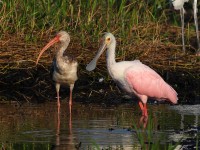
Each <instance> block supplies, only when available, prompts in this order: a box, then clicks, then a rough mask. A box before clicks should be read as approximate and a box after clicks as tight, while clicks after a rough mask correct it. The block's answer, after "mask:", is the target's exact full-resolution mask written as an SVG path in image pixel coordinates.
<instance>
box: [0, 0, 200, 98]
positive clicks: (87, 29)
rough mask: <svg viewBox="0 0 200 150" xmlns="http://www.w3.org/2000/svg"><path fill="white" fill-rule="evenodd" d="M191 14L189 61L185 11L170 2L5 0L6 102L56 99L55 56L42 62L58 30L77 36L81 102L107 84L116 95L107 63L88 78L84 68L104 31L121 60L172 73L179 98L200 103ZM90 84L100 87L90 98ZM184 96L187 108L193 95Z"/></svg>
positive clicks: (2, 65)
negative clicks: (183, 37) (100, 80)
mask: <svg viewBox="0 0 200 150" xmlns="http://www.w3.org/2000/svg"><path fill="white" fill-rule="evenodd" d="M198 6H199V2H198ZM190 9H192V4H190V3H188V4H187V8H186V11H187V10H188V14H186V30H185V33H187V34H186V54H184V53H183V52H182V45H181V27H180V16H179V12H177V11H175V10H174V9H173V7H172V5H171V4H170V2H169V1H166V0H157V1H154V0H148V1H145V2H144V1H140V0H136V1H128V0H119V1H118V0H117V1H116V0H106V1H98V0H89V1H84V0H68V1H60V0H59V1H54V0H10V1H5V0H2V1H1V2H0V18H1V19H0V32H1V34H0V49H1V59H0V75H1V80H0V84H1V87H3V88H2V90H1V91H0V92H1V93H3V94H1V100H10V99H11V100H17V101H20V100H22V99H25V100H26V101H31V100H33V97H34V96H37V97H40V98H41V97H43V99H51V98H52V96H53V95H54V94H55V93H52V92H51V93H52V95H50V96H49V91H50V90H52V89H53V88H52V86H51V85H50V84H49V83H51V79H50V76H49V73H50V70H49V66H50V65H51V61H52V59H53V56H54V53H51V52H49V53H48V52H46V55H44V57H43V58H42V59H41V63H40V65H39V66H38V67H36V65H35V61H36V58H37V56H38V53H39V50H40V49H41V47H42V46H43V45H44V43H45V42H47V41H48V40H49V39H50V38H51V37H52V36H54V35H55V33H56V32H58V31H59V30H66V31H67V32H69V33H70V35H71V43H70V45H69V48H68V50H67V53H70V54H72V55H74V56H75V57H77V59H78V61H79V64H80V65H79V77H80V78H79V81H78V83H77V84H78V86H77V88H76V89H77V94H78V93H79V94H80V95H77V99H78V97H79V96H80V97H83V96H87V97H92V95H95V93H98V90H99V89H98V88H99V87H102V86H105V85H106V86H107V87H108V88H109V90H113V89H115V88H112V86H115V84H111V86H108V84H106V83H109V85H110V82H112V81H110V78H109V77H108V75H107V73H106V69H105V59H104V58H101V59H100V61H99V64H98V68H100V69H102V71H101V72H99V71H96V73H88V72H87V71H85V66H86V64H87V63H88V62H89V61H90V60H91V59H92V57H93V56H94V53H95V52H96V49H97V47H98V41H99V40H100V38H101V36H102V35H103V33H104V32H112V33H113V34H114V35H115V36H116V37H117V50H118V51H117V58H116V59H117V61H121V60H134V59H140V60H141V61H142V62H143V63H145V64H147V65H148V66H150V67H152V68H154V69H155V70H156V71H158V72H159V73H160V74H161V75H162V76H163V77H164V78H166V79H167V80H168V79H169V76H168V73H169V74H170V77H171V78H170V79H169V80H170V81H169V82H171V84H172V86H176V89H178V93H179V92H181V91H187V88H190V89H191V87H192V89H194V90H193V91H192V92H193V93H192V98H194V97H196V98H197V99H199V95H200V93H199V91H198V89H199V86H200V85H199V80H200V60H199V58H198V57H197V56H195V52H196V50H197V43H196V34H195V28H194V23H193V19H192V17H193V15H192V14H190V13H189V12H190ZM198 16H200V15H198ZM173 75H175V77H176V78H173ZM178 75H179V76H178ZM102 76H103V77H104V79H105V81H106V83H105V84H103V85H100V86H99V87H92V86H95V85H94V84H91V82H92V83H96V82H97V83H98V81H97V80H96V78H99V77H102ZM180 76H182V77H181V78H184V79H185V78H186V77H188V78H187V79H186V80H187V81H186V82H184V83H182V80H181V81H180V82H178V81H177V79H179V78H180ZM190 80H191V81H190ZM177 82H178V83H177ZM97 83H96V84H97ZM179 83H180V85H179ZM187 83H188V84H187ZM186 84H187V85H186ZM88 85H90V87H91V88H93V91H94V92H93V93H94V94H93V93H88V92H87V91H88V89H87V90H84V89H85V87H86V86H87V88H88ZM186 86H187V88H186ZM95 88H96V89H95ZM95 90H96V91H95ZM52 91H54V89H53V90H52ZM115 92H116V91H115ZM106 94H107V93H105V95H106ZM180 96H181V98H182V99H184V100H186V101H187V98H188V97H190V98H191V94H189V95H187V96H186V97H185V95H181V94H180ZM19 99H20V100H19Z"/></svg>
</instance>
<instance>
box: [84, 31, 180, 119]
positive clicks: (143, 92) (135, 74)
mask: <svg viewBox="0 0 200 150" xmlns="http://www.w3.org/2000/svg"><path fill="white" fill-rule="evenodd" d="M102 41H103V42H102V45H101V47H100V48H99V51H98V52H97V54H96V56H95V57H94V59H93V60H92V61H91V62H90V63H89V64H88V65H87V67H86V69H87V70H88V71H92V70H94V69H95V67H96V63H97V60H98V58H99V57H100V55H101V54H102V53H103V51H104V50H105V49H107V53H106V56H107V57H106V61H107V69H108V72H109V74H110V76H111V77H112V78H113V80H114V81H115V82H116V83H117V84H118V85H119V86H120V87H121V88H122V89H124V90H125V91H126V92H128V93H129V94H130V95H136V96H137V97H138V98H139V106H140V109H141V110H142V116H144V117H145V118H148V114H147V107H146V103H147V99H148V97H153V98H155V99H157V100H162V99H166V100H168V101H170V102H172V103H174V104H176V103H177V100H178V98H177V93H176V91H175V90H174V89H173V88H172V87H171V86H170V85H169V84H167V83H166V82H165V81H164V80H163V79H162V78H161V76H160V75H159V74H157V73H156V72H155V71H154V70H153V69H151V68H149V67H148V66H146V65H144V64H142V63H141V62H140V61H139V60H134V61H122V62H116V61H115V48H116V40H115V37H114V36H113V34H111V33H106V34H105V35H104V37H103V39H102Z"/></svg>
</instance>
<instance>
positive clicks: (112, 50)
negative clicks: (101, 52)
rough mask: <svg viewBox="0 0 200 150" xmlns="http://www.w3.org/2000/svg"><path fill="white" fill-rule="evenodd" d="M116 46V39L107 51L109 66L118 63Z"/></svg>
mask: <svg viewBox="0 0 200 150" xmlns="http://www.w3.org/2000/svg"><path fill="white" fill-rule="evenodd" d="M115 48H116V40H115V39H113V41H112V42H111V43H110V45H109V47H108V48H107V52H106V60H107V67H108V68H110V67H111V66H112V65H114V64H115V63H116V61H115Z"/></svg>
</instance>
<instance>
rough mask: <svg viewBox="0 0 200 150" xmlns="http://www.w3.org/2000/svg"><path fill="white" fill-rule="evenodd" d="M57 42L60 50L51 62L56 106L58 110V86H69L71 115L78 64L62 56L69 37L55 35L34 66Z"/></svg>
mask: <svg viewBox="0 0 200 150" xmlns="http://www.w3.org/2000/svg"><path fill="white" fill-rule="evenodd" d="M57 42H59V43H60V48H59V49H58V50H57V52H56V56H55V59H54V61H53V68H54V71H53V80H54V81H55V88H56V93H57V105H58V108H59V109H60V96H59V90H60V85H69V87H70V96H69V108H70V114H71V105H72V91H73V88H74V84H75V81H76V80H77V79H78V77H77V66H78V62H77V61H76V60H75V59H74V58H73V57H69V56H64V55H63V53H64V51H65V50H66V49H67V47H68V45H69V42H70V36H69V34H68V33H67V32H65V31H60V32H58V34H57V35H56V37H55V38H54V39H52V40H51V41H50V42H49V43H48V44H47V45H46V46H45V47H44V48H43V49H42V50H41V52H40V54H39V56H38V58H37V61H36V64H38V61H39V59H40V57H41V56H42V54H43V53H44V52H45V51H46V50H47V49H48V48H49V47H50V46H52V45H53V44H55V43H57Z"/></svg>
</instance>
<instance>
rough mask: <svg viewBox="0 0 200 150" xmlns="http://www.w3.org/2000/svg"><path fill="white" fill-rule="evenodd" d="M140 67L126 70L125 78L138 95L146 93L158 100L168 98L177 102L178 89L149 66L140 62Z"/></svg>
mask: <svg viewBox="0 0 200 150" xmlns="http://www.w3.org/2000/svg"><path fill="white" fill-rule="evenodd" d="M138 65H139V66H138V67H129V68H128V69H127V70H126V71H125V80H126V81H127V82H128V84H129V86H130V87H131V88H132V89H133V91H135V92H136V93H135V94H136V95H137V94H139V95H146V96H148V97H153V98H156V99H157V100H162V99H167V100H169V101H171V102H172V103H174V104H176V103H177V100H178V98H177V93H176V91H175V90H174V89H173V88H172V87H171V86H170V85H169V84H167V83H166V82H165V81H164V80H163V79H162V78H161V77H160V75H159V74H157V73H156V72H155V71H154V70H152V69H151V68H149V67H148V66H146V65H144V64H142V63H140V64H138Z"/></svg>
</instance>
